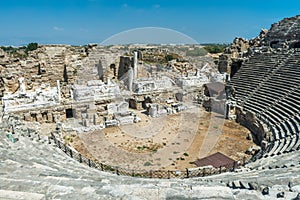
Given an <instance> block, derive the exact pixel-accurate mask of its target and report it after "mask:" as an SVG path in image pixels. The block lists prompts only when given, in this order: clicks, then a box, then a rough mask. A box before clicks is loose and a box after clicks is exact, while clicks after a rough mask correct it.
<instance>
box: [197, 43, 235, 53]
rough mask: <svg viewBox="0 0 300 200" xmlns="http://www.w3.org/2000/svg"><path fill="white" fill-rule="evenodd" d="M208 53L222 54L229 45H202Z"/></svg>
mask: <svg viewBox="0 0 300 200" xmlns="http://www.w3.org/2000/svg"><path fill="white" fill-rule="evenodd" d="M202 45H203V46H204V49H205V50H206V51H207V52H208V53H222V52H223V51H224V49H225V48H226V47H228V46H229V44H202Z"/></svg>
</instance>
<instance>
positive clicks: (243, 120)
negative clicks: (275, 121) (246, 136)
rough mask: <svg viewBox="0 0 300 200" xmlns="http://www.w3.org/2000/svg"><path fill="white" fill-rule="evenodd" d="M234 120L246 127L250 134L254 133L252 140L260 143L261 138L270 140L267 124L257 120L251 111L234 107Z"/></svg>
mask: <svg viewBox="0 0 300 200" xmlns="http://www.w3.org/2000/svg"><path fill="white" fill-rule="evenodd" d="M236 115H237V119H236V122H238V123H240V124H241V125H242V126H245V127H246V128H248V129H249V130H250V131H251V132H252V134H255V138H254V141H255V142H256V143H257V144H259V145H260V144H261V142H262V141H263V140H270V133H269V130H268V129H267V126H266V125H264V124H263V123H262V122H261V121H259V120H258V119H257V118H256V116H255V114H254V113H252V112H245V111H243V109H242V108H240V107H236Z"/></svg>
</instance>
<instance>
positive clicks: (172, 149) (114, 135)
mask: <svg viewBox="0 0 300 200" xmlns="http://www.w3.org/2000/svg"><path fill="white" fill-rule="evenodd" d="M135 112H136V111H135ZM138 115H139V116H140V117H141V118H142V121H141V122H139V123H136V124H132V125H125V126H120V127H111V128H107V129H103V130H100V131H94V132H89V133H80V134H79V135H78V136H76V137H73V138H72V140H71V142H70V144H71V145H72V146H73V147H74V148H75V149H76V150H77V151H79V152H80V153H82V154H84V155H86V156H87V157H89V158H92V157H93V158H94V160H97V161H100V162H102V163H105V164H108V165H112V166H119V167H122V168H128V169H145V170H150V169H151V170H158V169H164V170H184V169H185V168H193V167H196V166H195V165H194V164H193V162H194V161H195V160H197V159H198V158H202V157H206V156H208V155H211V154H213V153H216V152H221V153H223V154H225V155H227V156H229V157H231V158H232V159H234V160H243V159H247V158H249V156H248V155H246V154H245V153H244V152H245V151H246V150H247V149H248V148H249V147H250V146H252V145H254V144H253V143H252V141H250V140H247V139H246V137H247V135H248V134H249V131H248V130H247V129H246V128H244V127H242V126H240V125H239V124H237V123H235V122H233V121H228V120H225V119H224V118H223V117H222V116H221V115H219V114H215V113H208V112H206V111H204V110H203V109H202V108H194V109H191V110H187V111H185V112H182V113H178V114H174V115H167V116H163V117H159V118H151V117H149V116H147V115H145V114H142V113H138ZM69 141H70V140H69Z"/></svg>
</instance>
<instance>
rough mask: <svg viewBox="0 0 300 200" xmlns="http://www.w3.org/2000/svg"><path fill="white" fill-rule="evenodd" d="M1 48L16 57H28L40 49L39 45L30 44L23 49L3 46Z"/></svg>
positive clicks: (22, 47)
mask: <svg viewBox="0 0 300 200" xmlns="http://www.w3.org/2000/svg"><path fill="white" fill-rule="evenodd" d="M0 48H1V49H2V50H3V51H5V52H7V53H11V54H12V55H14V56H15V57H26V56H27V54H28V52H29V51H34V50H36V49H37V48H38V43H29V44H28V45H27V46H21V47H12V46H1V47H0Z"/></svg>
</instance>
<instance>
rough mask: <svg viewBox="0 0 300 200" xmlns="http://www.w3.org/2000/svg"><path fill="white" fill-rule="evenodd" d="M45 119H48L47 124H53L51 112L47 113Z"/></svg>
mask: <svg viewBox="0 0 300 200" xmlns="http://www.w3.org/2000/svg"><path fill="white" fill-rule="evenodd" d="M47 119H48V122H53V115H52V113H51V112H47Z"/></svg>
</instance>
